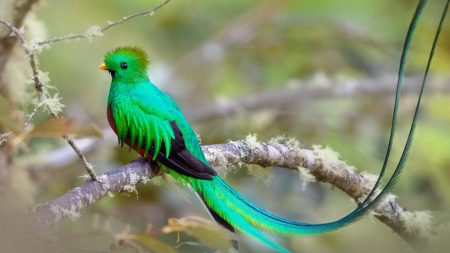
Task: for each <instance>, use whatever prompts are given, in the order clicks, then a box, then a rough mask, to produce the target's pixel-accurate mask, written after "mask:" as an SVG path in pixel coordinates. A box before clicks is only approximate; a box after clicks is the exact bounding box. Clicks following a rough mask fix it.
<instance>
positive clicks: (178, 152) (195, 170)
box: [151, 121, 217, 180]
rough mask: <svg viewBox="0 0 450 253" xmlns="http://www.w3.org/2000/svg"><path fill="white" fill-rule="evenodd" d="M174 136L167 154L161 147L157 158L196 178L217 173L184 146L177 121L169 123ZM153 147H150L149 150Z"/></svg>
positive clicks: (172, 167) (208, 177)
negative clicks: (166, 154)
mask: <svg viewBox="0 0 450 253" xmlns="http://www.w3.org/2000/svg"><path fill="white" fill-rule="evenodd" d="M170 126H171V127H172V130H173V132H174V135H175V138H174V139H172V143H171V149H170V153H169V156H168V157H166V156H165V155H164V154H165V153H166V151H165V149H164V148H161V151H160V152H159V154H158V156H157V160H158V161H160V162H161V163H162V164H164V165H166V166H167V167H169V168H170V169H173V170H174V171H176V172H178V173H180V174H183V175H186V176H189V177H193V178H198V179H206V180H212V179H213V178H212V176H215V175H217V173H216V171H215V170H214V169H213V168H211V167H210V166H208V165H207V164H205V163H203V162H202V161H200V160H199V159H197V158H196V157H195V156H194V155H192V154H191V153H190V152H189V150H188V149H187V148H186V146H185V141H184V138H183V134H182V133H181V131H180V129H179V127H178V125H177V123H176V122H175V121H172V122H171V123H170ZM152 149H153V147H152V148H151V151H153V150H152Z"/></svg>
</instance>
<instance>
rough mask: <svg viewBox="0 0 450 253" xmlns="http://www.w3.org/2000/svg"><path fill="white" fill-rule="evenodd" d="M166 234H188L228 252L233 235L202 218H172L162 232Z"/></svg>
mask: <svg viewBox="0 0 450 253" xmlns="http://www.w3.org/2000/svg"><path fill="white" fill-rule="evenodd" d="M162 231H163V232H164V233H172V232H186V233H189V234H190V235H192V236H194V237H195V238H197V239H198V240H200V241H201V242H202V243H204V244H207V245H209V246H211V247H214V248H216V249H219V250H221V251H224V252H226V251H227V250H228V249H229V248H230V247H231V244H230V240H231V239H232V234H231V233H230V232H229V231H228V230H226V229H225V228H224V227H222V226H220V225H219V224H217V223H216V222H214V221H212V220H208V219H205V218H202V217H196V216H187V217H183V218H180V219H176V218H171V219H169V221H168V225H167V226H165V227H164V228H163V230H162Z"/></svg>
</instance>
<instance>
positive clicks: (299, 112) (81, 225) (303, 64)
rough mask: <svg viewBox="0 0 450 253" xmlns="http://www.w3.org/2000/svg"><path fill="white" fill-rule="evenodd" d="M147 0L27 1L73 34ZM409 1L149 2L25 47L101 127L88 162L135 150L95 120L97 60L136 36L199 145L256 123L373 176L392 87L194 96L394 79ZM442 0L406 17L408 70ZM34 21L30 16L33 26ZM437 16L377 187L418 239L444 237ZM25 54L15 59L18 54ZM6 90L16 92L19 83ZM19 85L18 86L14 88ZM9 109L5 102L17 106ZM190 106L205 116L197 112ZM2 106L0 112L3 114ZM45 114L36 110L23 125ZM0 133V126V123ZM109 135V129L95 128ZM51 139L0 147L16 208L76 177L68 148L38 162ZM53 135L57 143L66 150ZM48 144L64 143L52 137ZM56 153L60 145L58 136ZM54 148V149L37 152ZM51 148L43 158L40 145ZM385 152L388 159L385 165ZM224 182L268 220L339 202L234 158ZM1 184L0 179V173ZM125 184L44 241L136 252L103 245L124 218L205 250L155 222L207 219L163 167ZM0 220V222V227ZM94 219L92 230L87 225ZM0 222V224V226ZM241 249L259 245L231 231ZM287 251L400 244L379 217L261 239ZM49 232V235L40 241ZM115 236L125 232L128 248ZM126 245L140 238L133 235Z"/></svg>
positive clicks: (412, 72) (324, 216)
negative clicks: (424, 222)
mask: <svg viewBox="0 0 450 253" xmlns="http://www.w3.org/2000/svg"><path fill="white" fill-rule="evenodd" d="M159 3H160V1H154V0H152V1H143V0H139V1H119V0H98V1H56V0H47V1H45V2H43V3H41V4H40V6H39V7H38V8H37V10H36V12H35V15H36V18H37V20H39V21H41V22H42V24H43V27H40V28H39V29H45V32H46V33H47V35H48V37H54V36H59V35H66V34H70V33H84V31H86V30H87V29H88V28H89V27H90V26H93V25H100V26H103V25H105V24H106V21H107V20H116V19H119V18H121V17H123V16H126V15H128V14H130V13H134V12H139V11H143V10H147V9H149V8H152V7H153V6H155V5H157V4H159ZM415 4H416V3H415V1H406V0H402V1H389V0H378V1H357V0H341V1H333V0H317V1H257V0H251V1H249V0H248V1H225V0H220V1H206V0H197V1H176V0H173V1H171V2H170V3H169V4H168V5H166V6H165V7H164V8H162V9H161V10H159V11H157V12H156V13H155V14H154V15H152V16H150V15H148V16H145V17H140V18H136V19H134V20H131V21H129V22H126V23H124V24H122V25H120V26H117V27H115V28H112V29H111V30H109V31H107V32H106V33H105V34H104V36H102V37H98V38H94V39H92V41H90V42H89V41H87V40H79V41H71V42H67V43H66V42H61V43H56V44H53V45H52V46H51V48H49V49H45V50H44V51H43V52H42V53H41V54H40V56H39V60H40V64H41V65H40V67H41V69H42V70H43V71H46V72H49V77H50V79H51V84H52V85H53V86H55V87H56V88H57V90H58V93H59V95H60V97H61V98H62V100H61V102H62V103H63V104H64V105H65V108H64V112H63V115H64V116H65V117H68V118H71V119H73V120H74V121H76V122H78V123H79V124H80V125H95V126H97V128H98V129H100V130H102V131H103V130H105V131H104V134H103V137H90V138H91V139H92V138H99V140H98V141H96V143H97V144H96V145H93V146H92V148H89V150H88V152H87V156H88V159H89V161H90V162H91V163H92V164H94V165H95V167H96V169H97V171H99V172H102V171H106V170H108V169H112V168H116V167H119V166H121V165H123V164H126V163H128V162H129V161H131V160H132V159H135V158H136V157H137V156H136V155H135V154H134V153H133V152H131V153H130V152H128V149H126V148H124V149H120V148H119V147H117V145H116V142H115V140H114V137H111V133H110V132H108V131H106V129H108V128H109V127H108V125H107V120H106V113H105V111H106V99H107V94H108V90H109V82H110V77H109V76H108V75H107V74H106V73H105V72H102V71H100V70H98V65H99V64H100V63H101V62H102V59H103V55H104V54H105V52H107V51H108V50H111V49H113V48H115V47H117V46H124V45H132V46H139V47H142V48H144V49H145V50H146V51H147V52H148V54H149V56H150V60H151V66H150V68H149V76H150V79H151V80H152V81H153V82H154V83H155V84H156V85H158V86H159V87H160V88H161V89H163V90H165V91H166V92H168V93H169V94H170V95H171V96H172V97H173V98H174V99H175V100H176V101H177V102H178V103H179V105H180V106H181V107H182V108H183V111H184V112H185V114H186V115H187V116H188V118H189V119H190V121H191V122H192V124H193V127H194V128H195V129H196V131H197V132H198V134H199V135H200V136H201V139H202V143H203V144H212V143H224V142H227V141H229V140H238V139H243V138H245V136H247V135H248V134H256V135H257V136H258V139H260V140H266V141H267V140H270V139H271V138H274V137H277V136H289V137H293V138H296V139H298V140H299V141H300V142H301V143H302V144H303V145H304V146H305V147H311V146H312V145H322V146H329V147H330V148H331V149H333V150H334V151H336V152H338V153H339V154H340V157H341V159H343V160H345V161H347V162H348V163H349V164H352V165H354V166H355V167H356V168H357V169H358V170H360V171H367V172H370V173H373V174H377V173H378V171H379V169H380V167H381V163H382V159H383V157H384V154H385V149H386V144H387V135H388V131H389V128H390V120H391V115H392V106H393V92H389V93H386V92H384V93H381V94H376V93H374V94H370V92H369V94H365V95H361V94H355V95H350V96H345V97H337V96H333V95H328V96H321V97H317V98H316V97H313V98H308V97H302V98H301V99H298V100H295V101H292V100H289V101H287V102H283V99H284V98H283V97H279V98H276V97H275V98H274V99H275V101H277V100H278V101H279V102H274V103H272V104H269V105H265V104H264V103H263V104H261V105H260V106H258V107H256V108H250V109H246V108H241V109H239V110H236V111H233V112H231V113H228V114H225V115H221V114H218V113H216V114H211V115H206V113H207V112H209V111H208V109H210V108H215V107H217V106H220V105H226V104H228V103H230V102H231V101H235V100H239V101H245V100H246V98H248V97H249V96H258V94H266V95H267V94H270V93H274V94H275V93H276V92H277V91H280V90H283V89H289V87H296V85H322V86H324V87H325V88H326V87H329V88H330V89H331V88H332V87H334V85H336V84H337V83H342V82H346V81H348V80H352V81H354V82H355V83H356V84H358V83H362V82H365V81H367V80H369V82H370V83H371V84H372V85H373V86H374V90H376V87H377V85H380V83H386V82H387V81H386V80H388V81H390V82H391V85H392V86H394V85H395V82H394V81H395V78H394V77H395V75H396V71H397V68H398V64H399V58H400V53H401V47H402V43H403V39H404V36H405V34H406V31H407V27H408V24H409V22H410V18H411V16H412V13H413V12H414V8H415ZM443 4H444V1H438V0H433V1H430V3H429V6H428V8H427V9H426V12H425V13H424V16H423V19H422V21H421V23H420V25H419V28H418V31H417V33H416V37H415V40H414V44H413V47H412V48H411V55H410V58H409V61H408V69H407V76H408V77H411V78H412V79H414V80H419V79H418V78H420V75H421V74H422V72H423V70H424V67H425V63H426V59H427V56H428V51H429V47H430V46H431V42H432V39H433V35H434V31H435V28H436V26H437V22H438V18H439V15H440V12H441V10H442V8H443ZM36 29H37V28H36ZM449 31H450V29H449V24H448V22H447V24H446V26H445V28H444V30H443V34H442V38H441V41H440V43H439V48H438V50H437V52H436V57H435V60H434V64H433V68H432V71H431V73H432V75H433V76H432V78H431V80H430V82H429V86H428V87H427V91H426V96H425V99H424V102H423V106H422V111H421V117H420V120H419V123H418V127H417V131H416V136H415V140H414V144H413V148H412V151H411V153H410V158H409V162H408V163H407V167H406V169H405V172H404V173H403V174H402V176H401V178H400V181H399V182H398V184H397V185H396V187H395V189H394V190H393V193H394V194H395V195H397V196H398V201H399V202H400V203H401V205H402V206H403V207H405V208H407V209H408V210H429V211H431V212H432V215H433V217H434V221H433V222H434V223H433V224H435V226H439V229H438V231H440V234H438V235H433V236H431V237H432V238H431V239H430V248H429V249H430V251H438V250H442V249H444V246H443V245H447V246H448V240H447V242H446V240H445V238H447V239H448V237H449V234H450V233H449V232H448V231H449V229H448V222H449V218H450V216H449V215H448V213H449V211H450V196H449V193H450V184H449V183H448V182H449V180H450V172H449V168H448V167H449V166H450V96H449V92H450V89H448V88H445V87H448V86H449V82H448V81H449V80H450V72H449V68H450V32H449ZM24 67H25V66H24ZM14 92H25V93H31V90H30V89H26V90H19V88H18V89H17V90H16V91H12V93H14ZM19 97H20V96H19ZM416 98H417V92H411V93H408V94H407V95H405V96H404V97H403V100H402V103H401V109H400V120H399V128H398V130H399V134H398V135H397V138H396V142H395V147H394V156H393V159H392V161H394V162H395V161H396V160H398V158H399V154H400V151H401V149H402V147H403V145H404V141H405V136H406V134H407V132H408V129H409V125H410V120H411V117H412V114H411V113H412V109H413V107H414V105H415V101H416ZM0 105H1V109H0V115H3V116H4V117H10V116H11V114H12V112H13V111H17V110H19V111H20V110H25V111H26V110H30V104H29V103H27V102H26V101H23V100H20V99H19V100H18V101H13V102H11V99H10V97H8V96H6V95H2V96H0ZM17 108H19V109H17ZM205 115H206V116H205ZM3 116H2V117H3ZM47 118H48V115H47V114H46V113H44V112H39V113H38V114H37V116H36V118H35V119H34V121H33V123H35V124H39V122H42V121H44V120H45V119H47ZM1 130H2V131H5V129H1ZM111 139H112V141H111ZM65 146H66V144H65V142H64V141H63V140H62V139H61V138H56V137H55V138H48V137H39V138H31V139H27V140H24V141H23V143H22V145H17V146H16V148H15V149H14V150H8V153H6V151H5V149H1V147H0V152H2V151H3V152H5V154H6V155H7V156H8V157H9V159H11V160H13V161H14V162H13V163H10V166H8V167H5V168H2V169H5V170H8V171H9V174H10V175H14V176H10V177H8V178H9V179H8V180H9V182H8V183H7V184H4V185H3V186H2V187H9V188H8V189H12V190H11V191H13V192H15V193H14V196H15V197H14V198H23V201H24V202H25V203H26V205H25V206H33V205H35V204H38V203H41V202H44V201H46V200H49V199H53V198H55V197H57V196H59V195H61V194H63V193H65V192H66V191H68V190H69V189H72V188H73V187H76V186H77V185H79V184H80V183H82V182H83V178H81V177H80V176H82V175H83V174H84V171H83V169H82V167H81V164H80V162H79V161H78V160H73V161H72V162H70V163H66V162H64V159H63V161H58V163H56V165H54V166H42V164H46V162H48V159H50V158H49V156H50V155H55V154H56V155H58V154H59V153H55V152H54V151H55V150H60V151H61V149H64V147H65ZM66 148H67V147H66ZM63 151H64V150H63ZM64 152H71V151H70V150H69V149H67V150H65V151H64ZM51 158H54V157H51ZM55 159H56V160H58V157H56V158H55ZM393 165H394V163H391V166H390V169H391V170H390V171H392V168H393ZM227 172H228V173H226V180H227V181H228V182H230V184H231V185H232V186H234V187H236V188H237V189H238V190H239V191H241V192H242V193H243V194H244V195H245V196H247V197H248V198H249V199H251V200H253V201H254V202H255V203H257V204H258V205H260V206H262V207H264V208H266V209H268V210H270V211H273V212H275V213H278V214H280V215H282V216H284V217H289V218H293V219H296V220H302V221H314V222H325V221H329V220H333V219H336V218H339V217H341V216H343V215H345V214H346V213H347V212H349V211H350V210H352V209H353V208H354V207H355V204H354V202H353V201H350V200H349V197H348V196H346V195H345V194H343V193H342V192H340V191H339V190H335V189H333V188H332V187H331V186H330V185H327V184H321V183H310V184H308V185H307V186H306V187H304V185H303V183H302V180H301V178H300V176H299V175H298V173H296V172H293V171H287V170H284V169H282V168H273V169H268V168H261V169H255V168H253V167H251V168H245V167H244V168H236V169H230V170H227ZM5 185H6V186H5ZM137 190H138V193H139V198H138V199H137V197H136V194H134V193H128V194H115V196H113V197H108V198H105V199H102V200H101V201H98V202H97V203H95V204H94V205H92V206H91V207H90V208H88V209H87V210H85V211H83V212H82V213H81V214H80V215H81V217H80V218H78V219H77V220H75V221H68V222H65V223H64V224H63V225H62V226H61V228H60V232H59V233H61V235H62V236H61V238H59V240H58V242H57V243H55V249H56V250H57V251H59V250H60V252H109V251H110V250H111V251H113V252H139V251H137V249H136V248H134V247H125V246H124V247H122V246H121V245H116V246H114V247H112V248H111V249H110V245H111V244H114V243H115V241H114V235H115V234H119V233H121V232H123V231H124V229H125V230H126V228H127V227H129V229H130V231H132V232H133V233H136V234H141V233H145V231H146V228H147V230H148V227H149V226H148V225H149V224H151V227H152V229H151V233H150V234H151V236H149V237H151V238H152V239H155V240H157V241H161V242H164V243H166V244H168V245H171V246H173V247H177V250H178V251H179V252H214V249H213V248H211V247H208V246H205V245H203V244H198V243H195V242H196V239H195V238H194V237H193V236H191V235H189V234H184V233H182V234H180V235H179V236H178V235H177V234H176V233H171V234H163V233H161V228H162V227H164V226H165V225H166V224H167V220H168V219H169V218H171V217H184V216H187V215H197V216H203V217H208V216H207V213H206V212H205V210H204V209H203V207H202V206H201V204H200V202H199V201H198V200H197V199H196V197H195V196H194V195H193V194H192V193H191V192H190V190H189V189H187V188H182V187H179V186H177V185H176V184H174V183H173V182H172V181H171V180H170V179H165V180H164V179H161V178H158V179H153V180H152V181H151V182H149V183H147V184H145V185H140V186H139V187H138V189H137ZM0 226H1V225H0ZM105 227H107V228H108V229H107V230H108V231H109V232H108V233H106V232H104V231H103V232H96V231H99V230H101V229H99V228H102V229H103V228H105ZM0 229H4V228H0ZM240 237H241V240H240V244H241V249H242V252H269V251H270V249H268V248H266V247H265V246H264V245H262V244H260V243H258V242H256V241H255V240H253V239H251V238H249V237H246V236H244V235H240ZM274 238H275V239H276V240H278V241H279V242H280V243H281V244H282V245H286V246H287V247H288V248H290V249H292V250H293V251H294V252H412V251H413V250H412V249H411V248H410V247H409V246H408V245H407V244H406V243H405V242H404V241H402V239H401V238H400V237H399V236H398V235H396V234H394V233H393V232H392V231H391V230H390V229H389V228H388V227H387V226H386V225H384V224H383V223H381V222H379V221H378V220H376V219H374V218H372V217H367V218H364V219H362V220H360V221H358V222H356V223H354V224H353V225H351V226H348V227H346V228H344V229H341V230H338V231H335V232H332V233H328V234H324V235H319V236H313V237H291V238H282V237H274ZM56 245H57V247H56ZM128 246H129V245H128ZM136 247H139V248H140V249H141V250H142V252H147V251H150V250H149V249H148V248H146V247H144V246H143V245H140V246H136Z"/></svg>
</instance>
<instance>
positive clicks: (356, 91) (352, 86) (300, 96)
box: [188, 76, 450, 122]
mask: <svg viewBox="0 0 450 253" xmlns="http://www.w3.org/2000/svg"><path fill="white" fill-rule="evenodd" d="M449 83H450V77H448V76H446V77H443V78H441V79H439V80H438V79H435V81H434V83H433V85H430V87H429V88H431V89H430V91H431V92H435V93H439V92H446V93H448V92H450V85H448V84H449ZM394 84H395V77H384V78H366V79H353V80H352V79H347V80H338V81H335V80H331V79H330V80H328V79H327V80H324V79H323V78H313V79H311V80H295V81H291V82H289V83H288V84H287V85H285V86H284V87H282V88H279V89H276V90H270V91H264V92H260V93H257V94H251V95H249V96H244V97H241V98H237V99H234V100H232V101H230V102H225V103H224V102H219V103H216V104H212V105H209V106H203V107H202V109H201V110H196V111H195V112H193V113H191V114H190V115H188V116H189V117H188V118H189V119H190V120H191V121H194V122H203V121H208V120H211V119H214V118H225V117H228V116H230V115H233V114H236V113H239V112H244V111H252V110H263V109H267V108H276V107H282V106H285V105H289V104H295V103H299V102H302V101H311V100H316V99H322V98H342V97H361V96H363V95H367V96H371V97H372V96H380V95H389V94H392V95H393V94H394V92H395V89H396V87H395V85H394ZM419 84H420V79H419V78H415V77H410V78H406V79H405V86H404V88H403V92H404V93H405V94H409V93H415V92H417V91H418V89H419Z"/></svg>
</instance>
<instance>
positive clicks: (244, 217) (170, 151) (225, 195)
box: [100, 1, 448, 252]
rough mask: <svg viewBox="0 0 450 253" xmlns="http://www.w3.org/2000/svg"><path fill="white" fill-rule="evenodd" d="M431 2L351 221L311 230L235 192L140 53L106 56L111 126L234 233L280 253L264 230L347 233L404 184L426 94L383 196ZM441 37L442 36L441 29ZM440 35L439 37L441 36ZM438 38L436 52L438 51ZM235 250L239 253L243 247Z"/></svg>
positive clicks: (419, 8)
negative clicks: (379, 156)
mask: <svg viewBox="0 0 450 253" xmlns="http://www.w3.org/2000/svg"><path fill="white" fill-rule="evenodd" d="M425 2H426V1H419V4H418V6H417V9H416V12H415V14H414V16H413V19H412V22H411V25H410V28H409V31H408V33H407V36H406V39H405V44H404V48H403V53H402V57H401V62H400V69H399V75H398V76H399V79H398V83H397V93H396V103H395V107H394V114H393V121H392V130H391V134H390V137H389V144H388V149H387V152H386V156H385V160H384V165H383V167H382V169H381V172H380V175H379V178H378V180H377V182H376V184H375V186H374V187H373V189H372V191H371V192H370V194H369V195H368V196H367V197H366V199H365V200H364V201H363V202H362V203H361V204H359V205H358V207H356V208H355V209H354V210H353V211H352V212H350V213H349V214H348V215H346V216H344V217H343V218H341V219H338V220H336V221H333V222H327V223H319V224H309V223H303V222H297V221H292V220H288V219H284V218H282V217H278V216H276V215H274V214H272V213H270V212H268V211H266V210H263V209H261V208H259V207H257V206H255V205H254V204H253V203H251V202H250V201H249V200H247V199H245V198H244V197H243V196H242V195H241V194H239V193H238V192H237V191H235V190H234V189H233V188H232V187H231V186H229V185H228V184H227V183H226V182H225V181H224V180H223V179H222V178H220V176H218V175H217V173H216V171H215V170H214V169H213V168H212V167H211V166H210V165H209V163H208V161H207V160H206V158H205V156H204V154H203V152H202V149H201V146H200V144H199V141H198V139H197V135H196V133H195V132H194V130H193V129H192V127H191V126H190V124H189V123H188V121H187V120H186V118H185V116H184V115H183V113H182V111H181V110H180V108H179V107H178V105H177V104H176V102H175V101H174V100H173V99H172V98H171V97H169V96H168V95H167V94H165V93H164V92H162V91H161V90H159V89H158V88H157V87H156V86H155V85H154V84H153V83H152V82H151V81H150V80H149V78H148V76H147V72H146V69H147V67H148V64H149V61H148V57H147V54H146V53H145V52H144V50H142V49H140V48H137V47H119V48H116V49H114V50H112V51H110V52H108V53H107V54H106V55H105V57H104V63H103V64H102V65H101V66H100V69H102V70H107V71H108V72H109V73H110V74H111V77H112V82H111V86H110V91H109V97H108V106H107V117H108V122H109V124H110V125H111V127H112V129H113V130H114V131H115V133H116V134H117V137H118V141H119V144H120V145H122V146H123V144H124V143H125V144H127V145H128V146H129V147H130V149H134V150H136V151H137V152H139V153H140V154H141V155H142V156H143V157H144V158H146V159H148V160H151V161H156V162H157V163H158V164H159V165H160V166H161V167H162V168H163V170H164V171H165V172H166V173H168V174H170V175H171V176H172V177H173V178H175V179H176V180H177V181H179V182H180V183H181V184H183V185H189V186H190V187H191V188H192V189H193V190H194V191H195V192H197V193H198V195H199V196H200V197H201V200H202V201H203V202H204V203H205V205H206V206H207V208H208V210H209V212H210V213H211V215H212V217H213V218H214V219H215V220H216V221H217V222H218V223H220V224H221V225H223V226H224V227H225V228H227V229H229V230H230V231H232V232H234V231H235V229H237V230H239V231H242V232H244V233H247V234H249V235H251V236H253V237H255V238H257V239H259V240H260V241H262V242H263V243H265V244H267V245H269V246H270V247H272V248H273V249H275V250H277V251H279V252H289V250H287V249H286V248H284V247H282V246H280V245H279V244H277V243H275V242H274V241H272V240H271V239H269V238H268V237H266V235H265V234H264V233H263V232H261V230H264V231H267V232H272V233H275V234H280V235H311V234H320V233H324V232H328V231H332V230H335V229H338V228H341V227H344V226H345V225H348V224H350V223H351V222H353V221H355V220H356V219H358V218H360V217H362V216H363V215H365V214H367V213H368V211H370V210H372V209H373V208H374V207H375V206H376V205H377V203H379V202H380V201H381V200H382V199H383V196H384V195H385V194H386V193H387V192H388V190H389V189H390V188H391V187H392V186H393V184H394V183H395V181H396V179H397V178H398V176H399V174H400V172H401V169H402V167H403V165H404V163H405V161H406V157H407V153H408V150H409V148H410V146H411V141H412V136H413V132H414V131H413V130H414V127H415V122H416V118H417V112H418V109H419V106H420V97H421V96H422V91H421V92H420V95H419V99H418V102H417V106H416V113H415V115H414V119H413V121H412V125H411V131H410V134H409V136H408V140H407V142H406V144H405V147H404V150H403V154H402V157H401V159H400V161H399V162H398V165H397V167H396V168H395V171H394V172H393V174H392V175H391V177H390V178H389V180H388V181H387V182H386V185H385V187H384V188H382V190H381V191H377V189H378V186H379V184H380V181H381V178H382V176H383V175H384V172H385V169H386V164H387V162H388V160H389V155H390V150H391V145H392V140H393V137H394V133H395V129H396V121H397V108H398V101H399V94H400V92H401V88H402V87H401V86H402V77H403V72H404V66H405V60H406V56H407V53H408V49H409V47H410V43H411V39H412V35H413V32H414V30H415V27H416V24H417V22H418V20H419V17H420V14H421V13H422V11H423V9H424V7H425ZM447 6H448V2H447ZM445 13H446V11H445V12H444V13H443V15H442V18H441V24H442V20H443V19H444V17H445ZM438 31H440V26H439V29H438ZM438 34H439V32H437V35H438ZM437 35H436V39H435V42H434V43H433V47H432V49H433V50H432V52H434V47H435V46H436V41H437ZM431 58H432V53H431V54H430V59H429V62H428V63H431ZM428 68H429V65H428V66H427V70H426V72H425V77H424V79H423V82H422V90H423V86H424V85H425V80H426V76H427V74H428ZM235 247H236V248H237V244H235Z"/></svg>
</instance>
